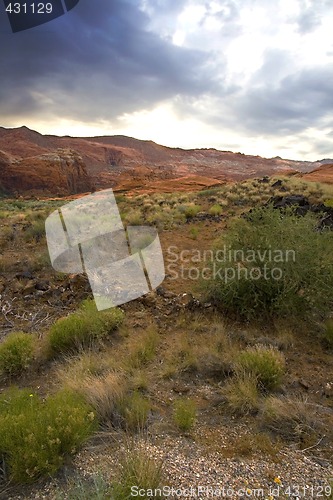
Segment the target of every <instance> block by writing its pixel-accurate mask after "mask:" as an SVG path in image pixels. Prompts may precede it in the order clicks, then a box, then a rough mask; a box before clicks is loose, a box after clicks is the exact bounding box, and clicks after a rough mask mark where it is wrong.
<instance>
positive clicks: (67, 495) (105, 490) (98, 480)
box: [55, 473, 112, 500]
mask: <svg viewBox="0 0 333 500" xmlns="http://www.w3.org/2000/svg"><path fill="white" fill-rule="evenodd" d="M106 498H112V489H111V484H110V482H109V481H107V480H106V479H105V477H104V476H103V475H102V474H100V473H97V474H94V475H93V476H92V477H89V478H88V479H86V478H84V479H83V478H82V477H80V476H79V475H76V476H75V477H72V478H70V479H68V480H67V481H66V486H64V487H63V488H61V489H58V491H57V493H56V497H55V500H105V499H106Z"/></svg>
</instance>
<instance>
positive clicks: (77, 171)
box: [0, 126, 333, 195]
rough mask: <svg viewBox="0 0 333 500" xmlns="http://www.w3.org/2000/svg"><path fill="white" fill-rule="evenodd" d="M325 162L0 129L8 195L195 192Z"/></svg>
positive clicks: (1, 175) (0, 180)
mask: <svg viewBox="0 0 333 500" xmlns="http://www.w3.org/2000/svg"><path fill="white" fill-rule="evenodd" d="M330 163H331V164H333V160H331V159H323V160H318V161H316V162H309V161H295V160H286V159H282V158H280V157H275V158H261V157H260V156H250V155H244V154H242V153H233V152H231V151H219V150H217V149H214V148H204V149H189V150H186V149H182V148H169V147H166V146H162V145H159V144H156V143H155V142H153V141H143V140H139V139H135V138H132V137H127V136H122V135H114V136H98V137H70V136H63V137H58V136H55V135H43V134H40V133H39V132H36V131H34V130H31V129H29V128H28V127H25V126H23V127H19V128H13V129H7V128H4V127H0V187H1V189H2V190H3V191H5V192H8V193H9V194H11V193H13V194H22V195H34V194H45V195H68V194H75V193H78V192H86V191H89V190H91V189H106V188H108V187H112V188H113V189H114V190H115V191H140V190H146V191H150V190H151V191H158V190H163V191H165V190H168V189H169V190H172V191H173V190H175V189H178V188H179V189H180V190H181V189H200V188H203V187H205V186H210V185H214V184H219V183H222V182H226V181H232V180H241V179H246V178H249V177H259V176H264V175H276V174H279V173H281V174H283V173H296V172H300V173H307V172H311V171H312V170H314V169H317V168H318V167H321V166H322V165H325V164H330ZM73 168H74V170H73ZM29 172H30V173H29ZM32 172H34V174H33V175H32ZM168 181H170V183H169V182H168ZM171 181H172V182H171ZM169 184H170V186H169ZM186 186H187V187H186Z"/></svg>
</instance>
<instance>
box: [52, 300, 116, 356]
mask: <svg viewBox="0 0 333 500" xmlns="http://www.w3.org/2000/svg"><path fill="white" fill-rule="evenodd" d="M123 318H124V313H123V312H122V311H121V309H118V308H113V309H108V310H106V311H102V312H98V310H97V308H96V306H95V303H94V302H93V301H92V300H86V301H84V303H83V304H82V305H81V307H80V309H79V310H78V311H77V312H75V313H72V314H70V315H69V316H67V317H65V318H61V319H59V320H58V321H57V322H56V323H54V325H52V326H51V328H50V331H49V332H48V334H47V337H46V342H47V345H48V347H49V351H50V354H51V355H55V354H59V353H66V352H71V351H76V350H78V349H80V348H82V347H89V346H92V345H93V343H94V342H96V341H101V340H103V339H105V338H107V336H108V335H109V334H110V333H111V332H112V331H113V330H115V329H116V328H117V327H118V326H119V325H120V324H121V322H122V320H123Z"/></svg>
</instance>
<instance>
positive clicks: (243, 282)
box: [203, 207, 333, 321]
mask: <svg viewBox="0 0 333 500" xmlns="http://www.w3.org/2000/svg"><path fill="white" fill-rule="evenodd" d="M317 223H318V216H317V215H314V214H312V213H308V214H306V216H304V217H299V216H297V215H296V214H295V213H294V212H293V210H292V209H290V210H287V211H285V212H284V213H283V214H282V213H281V212H280V211H279V210H275V209H273V208H272V207H270V208H267V207H261V208H257V209H255V210H253V211H252V212H251V214H249V215H248V216H247V218H244V217H243V218H240V219H236V220H234V221H233V224H232V225H231V226H230V227H229V230H227V231H226V232H225V234H224V235H223V237H222V238H221V239H220V240H219V241H218V242H217V244H216V246H215V248H214V252H215V256H216V257H215V261H214V262H213V263H212V264H211V267H212V278H211V279H210V280H206V281H204V282H203V288H204V289H205V291H206V296H207V299H208V300H209V301H211V302H213V303H215V304H216V305H217V306H218V307H219V308H220V309H222V310H223V311H224V312H225V313H226V314H229V315H231V316H234V317H237V318H239V319H243V320H249V319H253V318H256V319H257V318H259V319H260V318H261V319H268V318H270V317H272V316H275V317H289V318H290V317H294V318H297V319H306V320H312V321H315V320H317V319H318V318H322V317H323V316H325V315H326V314H327V313H328V311H330V309H331V304H332V301H333V253H332V247H333V232H332V231H321V232H320V231H318V230H317V231H316V230H315V229H316V225H317Z"/></svg>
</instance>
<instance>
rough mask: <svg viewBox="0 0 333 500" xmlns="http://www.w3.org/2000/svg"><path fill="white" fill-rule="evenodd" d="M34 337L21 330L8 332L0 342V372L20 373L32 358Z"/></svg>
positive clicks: (27, 366)
mask: <svg viewBox="0 0 333 500" xmlns="http://www.w3.org/2000/svg"><path fill="white" fill-rule="evenodd" d="M35 342H36V338H35V336H33V335H28V334H27V333H23V332H13V333H10V334H9V335H8V336H7V337H6V338H5V340H4V341H3V342H2V343H1V344H0V373H1V372H2V373H5V374H6V375H9V376H13V375H14V376H16V375H21V374H22V372H23V371H24V370H26V369H27V368H29V366H30V365H31V362H32V361H33V358H34V350H35Z"/></svg>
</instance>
